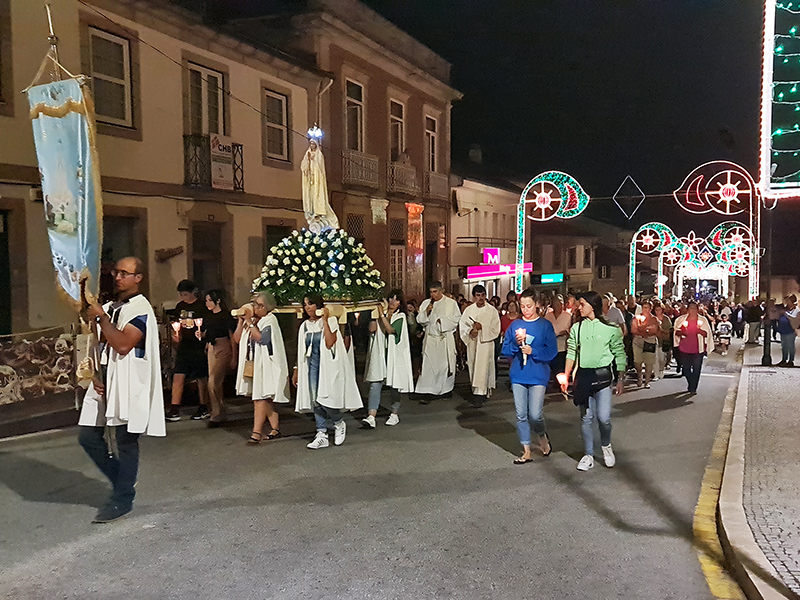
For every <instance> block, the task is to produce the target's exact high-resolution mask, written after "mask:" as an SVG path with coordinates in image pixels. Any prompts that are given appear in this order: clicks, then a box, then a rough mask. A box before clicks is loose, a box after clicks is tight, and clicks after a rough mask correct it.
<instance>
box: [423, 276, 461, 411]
mask: <svg viewBox="0 0 800 600" xmlns="http://www.w3.org/2000/svg"><path fill="white" fill-rule="evenodd" d="M428 291H429V292H430V298H427V299H426V300H424V301H423V302H422V304H420V307H419V314H417V323H419V324H420V325H422V326H423V327H424V328H425V337H424V338H423V340H422V373H421V374H420V376H419V380H418V381H417V387H416V392H417V394H430V395H433V396H443V395H445V394H449V393H450V392H452V391H453V385H454V384H455V379H456V339H455V335H454V333H455V331H456V329H457V328H458V323H459V320H460V319H461V311H459V309H458V303H457V302H456V301H455V300H453V299H452V298H448V297H447V296H445V295H444V290H443V289H442V284H441V282H439V281H434V282H433V283H431V285H430V286H429V287H428ZM420 403H421V404H427V403H428V401H427V400H426V399H422V400H420Z"/></svg>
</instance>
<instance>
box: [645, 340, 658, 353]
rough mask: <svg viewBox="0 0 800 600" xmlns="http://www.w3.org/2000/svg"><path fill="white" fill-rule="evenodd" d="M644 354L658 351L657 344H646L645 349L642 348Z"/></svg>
mask: <svg viewBox="0 0 800 600" xmlns="http://www.w3.org/2000/svg"><path fill="white" fill-rule="evenodd" d="M642 350H643V351H644V352H649V353H650V354H652V353H653V352H655V351H656V343H655V342H644V347H643V348H642Z"/></svg>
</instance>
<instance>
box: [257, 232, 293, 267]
mask: <svg viewBox="0 0 800 600" xmlns="http://www.w3.org/2000/svg"><path fill="white" fill-rule="evenodd" d="M293 229H294V227H291V226H290V225H265V226H264V256H263V258H264V260H266V259H267V257H268V256H269V255H270V252H269V251H270V248H272V247H273V246H276V245H278V244H279V243H280V242H281V240H283V239H284V238H287V237H289V236H290V235H292V231H293Z"/></svg>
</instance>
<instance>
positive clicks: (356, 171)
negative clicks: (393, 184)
mask: <svg viewBox="0 0 800 600" xmlns="http://www.w3.org/2000/svg"><path fill="white" fill-rule="evenodd" d="M342 183H343V184H345V185H361V186H364V187H369V188H377V187H378V186H379V181H378V157H377V156H375V155H373V154H367V153H366V152H359V151H358V150H343V151H342Z"/></svg>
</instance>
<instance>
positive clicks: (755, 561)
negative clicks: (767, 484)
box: [717, 347, 797, 600]
mask: <svg viewBox="0 0 800 600" xmlns="http://www.w3.org/2000/svg"><path fill="white" fill-rule="evenodd" d="M760 353H761V350H760V349H759V348H758V347H755V348H749V349H746V350H745V356H744V361H743V362H744V364H745V365H753V364H758V362H760V359H759V360H758V361H756V359H757V358H758V357H757V356H756V354H760ZM754 361H755V362H754ZM751 368H752V367H751V366H743V367H742V373H741V377H740V378H739V389H738V391H737V394H736V405H735V408H734V413H733V423H732V425H731V434H730V439H729V441H728V452H727V456H726V458H725V470H724V472H723V475H722V486H721V489H720V496H719V502H718V506H717V521H718V531H719V538H720V542H721V544H722V548H723V551H724V553H725V557H726V559H727V560H728V562H729V563H730V565H731V567H732V569H733V572H734V575H735V577H736V579H737V581H738V583H739V585H740V586H741V588H742V591H743V592H744V593H745V595H746V596H747V598H748V600H785V599H787V598H789V599H796V598H797V596H796V595H795V594H793V593H792V591H791V590H789V589H788V588H787V587H786V586H785V585H784V584H783V583H782V582H781V580H780V577H779V576H778V573H777V571H776V570H775V568H774V567H773V566H772V564H771V563H770V562H769V560H768V559H767V557H766V556H765V555H764V553H763V552H762V550H761V548H760V547H759V546H758V544H757V543H756V540H755V537H754V536H753V532H752V530H751V529H750V525H749V524H748V523H747V516H746V515H745V512H744V506H743V489H744V468H745V458H744V456H745V454H744V453H745V431H746V429H745V426H746V423H747V396H748V387H749V379H750V370H751Z"/></svg>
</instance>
